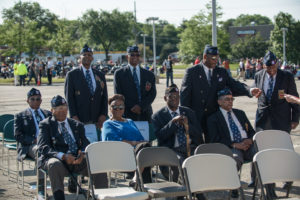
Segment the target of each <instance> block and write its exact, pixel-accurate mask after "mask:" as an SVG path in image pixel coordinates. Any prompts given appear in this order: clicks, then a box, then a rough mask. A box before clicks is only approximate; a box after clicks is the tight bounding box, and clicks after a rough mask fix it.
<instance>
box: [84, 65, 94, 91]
mask: <svg viewBox="0 0 300 200" xmlns="http://www.w3.org/2000/svg"><path fill="white" fill-rule="evenodd" d="M85 79H86V82H87V84H88V86H89V89H90V92H91V94H92V95H94V88H93V82H92V77H91V74H90V70H86V71H85Z"/></svg>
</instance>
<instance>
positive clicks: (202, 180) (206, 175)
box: [182, 154, 244, 200]
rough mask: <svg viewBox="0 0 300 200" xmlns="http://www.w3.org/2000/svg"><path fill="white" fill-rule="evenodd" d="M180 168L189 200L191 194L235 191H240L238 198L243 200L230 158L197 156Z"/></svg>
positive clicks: (213, 155)
mask: <svg viewBox="0 0 300 200" xmlns="http://www.w3.org/2000/svg"><path fill="white" fill-rule="evenodd" d="M182 168H183V170H184V174H185V179H186V184H187V187H188V192H189V199H190V200H192V193H194V194H195V193H203V192H208V191H217V190H230V191H232V190H236V189H239V190H240V194H241V195H240V196H241V197H242V199H244V192H243V189H242V187H241V183H240V179H239V175H238V171H237V167H236V162H235V160H234V159H233V158H232V157H229V156H226V155H221V154H198V155H194V156H191V157H189V158H187V159H186V160H185V161H184V162H183V164H182ZM230 193H231V192H230ZM230 193H229V196H228V198H229V199H230Z"/></svg>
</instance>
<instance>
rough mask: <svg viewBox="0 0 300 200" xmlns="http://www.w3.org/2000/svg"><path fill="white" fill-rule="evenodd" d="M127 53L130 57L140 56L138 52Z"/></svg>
mask: <svg viewBox="0 0 300 200" xmlns="http://www.w3.org/2000/svg"><path fill="white" fill-rule="evenodd" d="M129 55H130V56H132V57H139V56H140V54H138V53H131V54H129Z"/></svg>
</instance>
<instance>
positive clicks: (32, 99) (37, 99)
mask: <svg viewBox="0 0 300 200" xmlns="http://www.w3.org/2000/svg"><path fill="white" fill-rule="evenodd" d="M40 100H41V98H40V97H37V98H30V99H29V101H40Z"/></svg>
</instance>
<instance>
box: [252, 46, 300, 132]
mask: <svg viewBox="0 0 300 200" xmlns="http://www.w3.org/2000/svg"><path fill="white" fill-rule="evenodd" d="M253 87H256V88H259V89H260V90H261V92H260V93H258V94H257V95H256V96H257V97H258V102H257V104H258V108H257V111H256V120H255V125H256V127H255V128H256V131H261V130H268V129H275V130H282V131H286V132H288V133H290V132H291V129H295V128H296V127H297V126H298V124H299V116H300V115H299V114H300V107H299V105H297V104H290V103H288V102H287V101H286V100H285V98H284V94H290V95H294V96H297V97H299V95H298V92H297V87H296V84H295V79H294V77H293V75H292V74H291V73H290V72H287V71H282V70H281V69H278V62H277V58H276V56H275V55H274V54H273V53H272V52H271V51H268V52H267V54H266V55H265V57H264V69H263V70H261V71H259V72H257V74H256V75H255V82H254V85H253ZM253 89H255V88H251V90H253Z"/></svg>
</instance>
